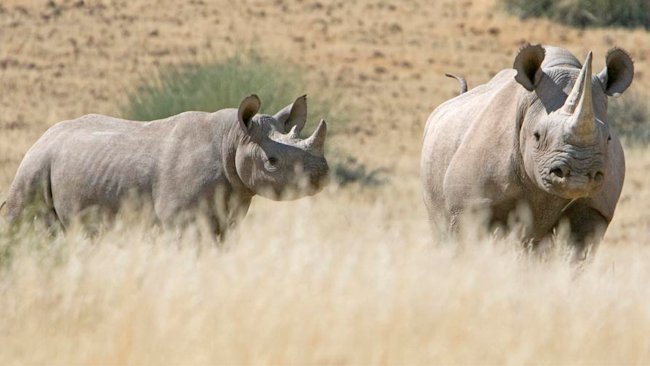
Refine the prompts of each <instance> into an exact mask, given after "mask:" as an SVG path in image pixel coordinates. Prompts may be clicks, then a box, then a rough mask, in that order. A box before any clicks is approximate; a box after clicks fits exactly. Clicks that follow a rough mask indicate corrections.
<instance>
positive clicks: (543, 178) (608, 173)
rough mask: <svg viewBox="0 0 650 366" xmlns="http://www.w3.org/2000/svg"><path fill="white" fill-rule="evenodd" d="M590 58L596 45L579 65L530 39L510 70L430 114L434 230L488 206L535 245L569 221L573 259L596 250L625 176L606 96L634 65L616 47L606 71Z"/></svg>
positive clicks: (428, 162)
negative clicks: (594, 70)
mask: <svg viewBox="0 0 650 366" xmlns="http://www.w3.org/2000/svg"><path fill="white" fill-rule="evenodd" d="M591 64H592V53H591V52H589V54H588V55H587V57H586V60H585V62H584V63H583V64H581V63H580V62H579V61H578V60H577V59H576V58H575V57H574V56H573V55H572V54H571V53H570V52H569V51H567V50H565V49H561V48H557V47H552V46H540V45H526V46H524V47H523V48H522V49H521V50H520V51H519V53H518V55H517V57H516V58H515V60H514V65H513V68H512V69H507V70H503V71H501V72H500V73H498V74H497V75H496V76H495V77H494V78H493V79H492V80H491V81H489V82H488V83H487V84H484V85H480V86H478V87H476V88H475V89H473V90H470V91H469V92H466V93H461V95H459V96H458V97H456V98H454V99H451V100H449V101H447V102H445V103H443V104H442V105H440V106H439V107H438V108H437V109H436V110H435V111H434V112H433V113H432V114H431V115H430V116H429V118H428V120H427V123H426V127H425V132H424V141H423V148H422V158H421V179H422V186H423V193H424V201H425V204H426V207H427V211H428V214H429V219H430V221H431V224H432V226H433V227H434V228H435V229H437V230H443V231H446V230H449V229H450V230H451V231H452V232H457V231H458V230H459V228H460V226H461V225H460V223H461V221H462V218H463V217H464V216H466V215H467V214H468V213H469V212H477V211H481V212H487V223H488V224H489V225H490V226H500V227H505V228H506V229H507V230H512V229H513V228H514V226H515V225H514V223H516V224H517V225H519V227H521V226H523V229H522V233H521V236H522V240H524V241H525V242H527V243H530V242H532V243H533V244H535V243H539V242H540V241H542V240H544V239H545V238H548V237H549V236H550V235H551V234H552V233H553V231H554V230H555V229H556V228H558V226H559V225H560V224H562V223H565V222H566V223H568V224H569V227H570V232H571V234H570V235H571V243H572V245H573V248H574V259H575V260H580V259H584V258H585V257H586V253H588V252H590V251H591V252H593V251H594V250H595V248H596V246H597V244H598V243H599V242H600V240H601V238H602V236H603V235H604V233H605V231H606V229H607V226H608V225H609V222H610V221H611V220H612V217H613V215H614V210H615V208H616V203H617V202H618V198H619V196H620V193H621V189H622V186H623V179H624V176H625V159H624V155H623V150H622V147H621V144H620V141H619V139H618V137H617V135H616V132H615V131H614V130H613V129H611V128H610V126H609V123H608V121H607V99H608V97H610V96H618V95H620V94H621V93H623V92H624V91H625V90H626V89H627V88H628V87H629V85H630V84H631V82H632V78H633V75H634V66H633V63H632V60H631V58H630V57H629V55H628V54H627V53H626V52H625V51H623V50H621V49H618V48H614V49H611V50H610V51H609V52H608V55H607V57H606V67H605V68H604V69H603V70H602V71H601V72H600V73H599V74H597V75H592V70H591ZM458 79H459V80H462V81H464V80H463V79H462V78H458ZM461 91H462V89H461ZM516 217H518V218H516ZM521 217H525V220H523V221H525V222H524V223H523V225H522V220H521Z"/></svg>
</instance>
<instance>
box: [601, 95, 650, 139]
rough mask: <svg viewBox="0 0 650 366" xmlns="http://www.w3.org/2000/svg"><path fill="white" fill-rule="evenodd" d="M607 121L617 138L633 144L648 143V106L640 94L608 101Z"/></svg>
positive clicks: (649, 119)
mask: <svg viewBox="0 0 650 366" xmlns="http://www.w3.org/2000/svg"><path fill="white" fill-rule="evenodd" d="M607 112H608V119H609V122H610V124H611V125H612V126H613V127H614V129H615V130H616V132H617V133H618V134H619V136H620V137H621V138H622V139H624V140H625V141H627V142H629V143H633V144H639V143H640V144H648V143H650V105H648V99H647V98H644V97H643V96H641V95H640V94H635V93H630V94H625V95H623V96H621V97H620V98H616V99H610V104H609V109H608V111H607Z"/></svg>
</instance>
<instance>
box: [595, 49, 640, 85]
mask: <svg viewBox="0 0 650 366" xmlns="http://www.w3.org/2000/svg"><path fill="white" fill-rule="evenodd" d="M633 77H634V62H633V61H632V58H631V57H630V55H629V54H628V53H627V52H625V51H624V50H623V49H621V48H612V49H610V50H609V52H607V58H606V59H605V68H604V69H603V71H601V72H600V74H598V79H599V80H600V83H601V84H602V85H603V89H604V90H605V94H607V95H609V96H614V97H617V96H619V95H620V94H621V93H623V92H624V91H625V90H626V89H627V88H628V87H629V86H630V84H632V78H633Z"/></svg>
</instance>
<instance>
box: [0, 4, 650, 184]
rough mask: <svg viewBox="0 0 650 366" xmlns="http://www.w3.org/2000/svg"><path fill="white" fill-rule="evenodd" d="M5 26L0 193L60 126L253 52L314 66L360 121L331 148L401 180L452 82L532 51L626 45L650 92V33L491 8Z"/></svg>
mask: <svg viewBox="0 0 650 366" xmlns="http://www.w3.org/2000/svg"><path fill="white" fill-rule="evenodd" d="M0 29H1V30H2V31H1V32H0V45H1V46H0V83H1V84H0V85H1V86H0V111H1V113H0V133H1V134H2V138H1V141H2V143H0V176H1V177H2V178H1V181H0V191H3V190H4V189H6V188H4V189H3V187H6V186H7V185H8V184H9V181H10V179H11V177H12V176H13V173H14V172H15V169H16V167H17V164H18V163H19V161H20V159H21V158H22V156H23V154H24V153H25V151H26V150H27V149H28V148H29V146H31V144H32V143H33V142H34V141H35V140H36V138H38V136H40V134H42V133H43V131H44V130H45V129H47V128H48V127H49V126H51V125H52V124H54V123H56V122H57V121H60V120H64V119H69V118H74V117H77V116H79V115H82V114H85V113H90V112H93V113H105V114H112V115H116V114H119V106H120V104H121V103H124V102H125V95H126V93H127V92H128V91H130V90H132V88H133V87H134V86H135V85H136V84H137V82H138V81H139V80H141V79H142V78H146V77H147V76H149V75H153V74H154V72H155V71H156V70H157V68H158V67H159V66H162V65H168V64H178V63H185V62H204V61H208V60H214V59H218V58H220V57H223V56H225V55H229V54H233V53H235V52H238V51H241V50H246V49H251V48H253V49H256V50H258V51H259V52H260V53H261V54H263V55H265V56H266V57H271V58H274V59H280V60H286V61H287V63H288V64H289V66H290V65H291V64H299V65H303V66H306V67H307V68H308V69H309V70H310V71H311V73H310V76H311V80H312V82H311V84H310V85H309V90H307V91H306V92H307V93H309V94H317V93H328V92H331V91H335V92H338V93H341V94H343V95H344V96H345V98H344V100H345V102H346V105H345V108H349V109H352V110H354V112H355V113H354V115H356V116H358V119H356V120H354V121H352V122H351V123H350V124H349V125H348V126H346V127H345V132H346V133H344V134H339V136H338V137H337V138H336V139H334V141H332V143H333V144H335V145H337V146H338V147H340V148H342V149H345V150H346V151H347V152H349V153H350V154H353V155H355V156H357V157H358V159H360V160H361V161H363V162H364V163H366V164H368V165H369V166H371V167H385V168H388V169H390V170H391V171H393V172H394V173H396V174H398V175H401V174H413V175H416V174H417V172H418V160H419V151H420V143H421V133H422V128H423V125H424V121H425V120H426V117H427V115H428V113H430V112H431V111H432V110H433V109H434V108H435V107H436V106H437V105H438V104H439V103H441V102H442V101H444V100H446V99H448V98H451V97H453V96H454V95H455V94H456V93H457V90H458V85H457V83H456V82H455V81H453V80H450V79H447V78H445V77H444V73H445V72H454V73H457V74H461V75H464V76H466V77H467V79H468V81H469V84H470V87H472V86H476V85H477V84H479V83H483V82H485V81H487V80H488V79H489V78H490V77H491V76H492V75H494V74H495V73H496V72H497V71H499V70H501V69H503V68H507V67H510V65H511V64H512V60H513V57H514V55H515V54H516V52H517V50H518V48H519V47H520V46H521V45H522V44H524V42H531V43H539V42H542V43H546V44H553V45H558V46H563V47H566V48H568V49H570V50H572V51H573V52H574V53H575V54H576V55H578V57H579V58H582V57H584V55H586V53H587V51H588V50H593V51H594V54H595V65H594V67H595V69H597V70H598V69H600V68H602V67H603V64H604V56H605V53H606V50H607V49H608V48H609V47H612V46H620V47H624V48H626V49H627V50H628V51H630V53H631V54H632V55H633V56H634V57H635V59H636V67H637V70H638V71H637V74H636V78H635V82H634V84H633V87H632V89H633V90H634V89H636V90H645V89H647V87H648V84H650V80H648V78H647V77H646V76H645V70H646V69H647V67H648V62H649V61H648V55H649V53H650V35H649V34H648V33H647V32H645V31H641V30H638V31H629V30H620V29H602V30H589V31H583V30H578V29H573V28H568V27H564V26H560V25H557V24H553V23H551V22H549V21H546V20H529V21H525V22H522V21H519V20H518V19H516V18H514V17H511V16H509V15H507V14H506V13H505V12H503V11H501V10H500V9H499V8H498V7H497V5H495V3H494V2H493V1H481V0H464V1H451V0H450V1H437V2H435V4H433V2H431V1H425V0H410V1H403V2H399V3H395V4H390V3H389V2H385V1H315V2H312V1H287V0H275V1H261V0H258V1H251V0H247V1H201V0H193V1H187V2H176V1H169V0H160V1H155V2H151V1H142V0H136V1H117V0H115V1H108V0H95V1H93V0H57V1H47V2H46V1H36V0H26V1H23V0H5V1H3V4H2V5H0ZM303 92H304V91H302V90H296V95H299V94H300V93H303ZM311 118H318V116H311ZM330 123H332V124H336V123H337V121H336V118H333V119H332V120H331V121H330Z"/></svg>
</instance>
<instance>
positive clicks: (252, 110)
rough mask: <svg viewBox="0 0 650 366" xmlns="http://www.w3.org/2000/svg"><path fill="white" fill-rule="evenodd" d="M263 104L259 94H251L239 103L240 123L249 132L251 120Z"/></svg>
mask: <svg viewBox="0 0 650 366" xmlns="http://www.w3.org/2000/svg"><path fill="white" fill-rule="evenodd" d="M260 106H261V102H260V98H258V97H257V95H255V94H253V95H250V96H248V97H246V98H244V100H242V101H241V103H239V110H238V111H237V120H238V121H239V125H240V126H241V128H242V129H243V130H244V132H246V133H248V129H249V128H250V126H251V120H252V119H253V117H254V116H255V115H256V114H257V112H259V110H260Z"/></svg>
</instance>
